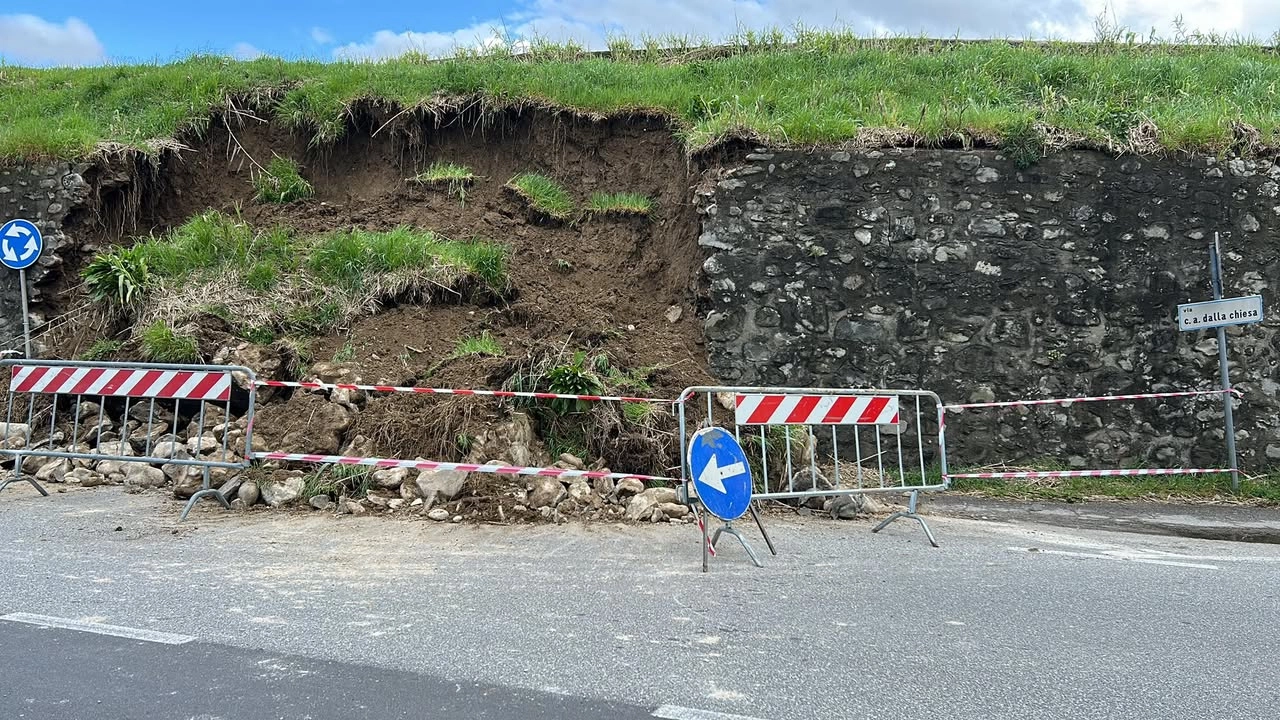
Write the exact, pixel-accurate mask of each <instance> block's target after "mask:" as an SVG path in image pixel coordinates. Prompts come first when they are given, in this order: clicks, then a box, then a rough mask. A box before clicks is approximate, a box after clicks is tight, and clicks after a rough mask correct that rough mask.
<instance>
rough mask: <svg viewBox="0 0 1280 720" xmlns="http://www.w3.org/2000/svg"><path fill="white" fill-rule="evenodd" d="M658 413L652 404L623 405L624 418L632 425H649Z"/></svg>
mask: <svg viewBox="0 0 1280 720" xmlns="http://www.w3.org/2000/svg"><path fill="white" fill-rule="evenodd" d="M656 413H657V408H656V407H654V406H653V405H652V404H651V403H635V402H629V403H622V416H623V417H624V418H626V419H627V422H629V423H631V424H632V425H648V424H649V421H650V420H652V419H653V416H654V415H655V414H656Z"/></svg>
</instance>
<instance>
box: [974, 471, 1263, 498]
mask: <svg viewBox="0 0 1280 720" xmlns="http://www.w3.org/2000/svg"><path fill="white" fill-rule="evenodd" d="M951 487H952V489H954V490H957V491H961V492H974V493H979V494H981V495H985V496H988V497H999V498H1011V499H1021V500H1051V501H1057V502H1082V501H1084V500H1087V499H1089V498H1091V497H1106V498H1114V499H1118V500H1209V499H1214V498H1226V497H1233V494H1232V492H1231V476H1230V475H1228V474H1222V475H1153V476H1131V477H1119V476H1117V477H1078V478H1075V477H1073V478H1052V479H1040V480H1034V481H1030V480H981V479H971V478H959V479H956V480H953V481H952V484H951ZM1234 497H1237V498H1249V499H1254V500H1261V501H1263V502H1265V503H1267V504H1277V505H1280V474H1271V475H1263V476H1260V477H1245V476H1244V475H1243V474H1242V475H1241V477H1240V492H1239V494H1237V495H1234Z"/></svg>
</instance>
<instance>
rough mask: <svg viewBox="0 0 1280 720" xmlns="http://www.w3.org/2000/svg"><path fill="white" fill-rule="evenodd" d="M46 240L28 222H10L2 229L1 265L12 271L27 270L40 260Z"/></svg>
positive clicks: (38, 230)
mask: <svg viewBox="0 0 1280 720" xmlns="http://www.w3.org/2000/svg"><path fill="white" fill-rule="evenodd" d="M42 252H44V238H43V237H41V236H40V229H39V228H37V227H36V226H35V225H34V224H32V223H31V222H29V221H27V220H10V221H9V222H7V223H5V224H4V227H0V264H3V265H4V266H5V267H7V268H9V269H11V270H25V269H26V268H29V267H31V266H32V265H34V264H35V262H36V260H39V259H40V253H42Z"/></svg>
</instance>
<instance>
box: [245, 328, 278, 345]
mask: <svg viewBox="0 0 1280 720" xmlns="http://www.w3.org/2000/svg"><path fill="white" fill-rule="evenodd" d="M243 337H244V339H245V340H248V341H249V342H251V343H254V344H257V345H270V344H271V343H273V342H275V341H276V333H275V331H274V330H272V329H271V328H269V327H263V326H261V325H256V326H254V327H251V328H247V329H246V330H245V331H244V333H243Z"/></svg>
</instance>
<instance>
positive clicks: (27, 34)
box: [0, 15, 106, 65]
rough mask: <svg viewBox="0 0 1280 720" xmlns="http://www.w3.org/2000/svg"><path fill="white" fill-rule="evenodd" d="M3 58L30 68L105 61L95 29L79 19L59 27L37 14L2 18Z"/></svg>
mask: <svg viewBox="0 0 1280 720" xmlns="http://www.w3.org/2000/svg"><path fill="white" fill-rule="evenodd" d="M0 58H4V59H5V61H6V62H11V63H22V64H29V65H92V64H96V63H100V62H102V61H103V60H106V51H105V50H104V49H103V47H102V43H101V42H98V36H97V35H95V34H94V32H93V28H91V27H89V26H88V25H86V24H85V23H84V22H83V21H81V20H79V19H77V18H68V19H67V21H66V22H64V23H62V24H61V25H59V24H58V23H56V22H49V21H47V20H44V19H42V18H38V17H36V16H35V15H0Z"/></svg>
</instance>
